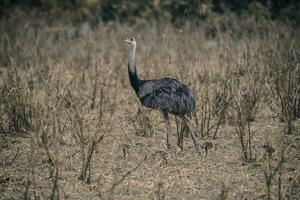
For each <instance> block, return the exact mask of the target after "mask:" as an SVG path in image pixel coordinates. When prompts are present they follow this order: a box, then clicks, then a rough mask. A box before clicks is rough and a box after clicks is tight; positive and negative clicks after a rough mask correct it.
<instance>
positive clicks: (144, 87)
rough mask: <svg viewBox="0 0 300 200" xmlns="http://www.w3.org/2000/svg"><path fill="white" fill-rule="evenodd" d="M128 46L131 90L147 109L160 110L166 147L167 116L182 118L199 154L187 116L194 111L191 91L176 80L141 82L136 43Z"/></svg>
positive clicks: (168, 134) (168, 136) (167, 135)
mask: <svg viewBox="0 0 300 200" xmlns="http://www.w3.org/2000/svg"><path fill="white" fill-rule="evenodd" d="M125 43H126V44H127V45H128V74H129V80H130V83H131V86H132V88H133V89H134V91H135V93H136V95H137V96H138V98H139V100H140V102H141V103H142V104H143V105H144V106H145V107H148V108H152V109H157V110H160V111H161V113H162V115H163V118H164V121H165V126H166V146H167V147H168V148H169V147H170V134H171V132H170V121H169V114H173V115H176V116H179V117H181V118H182V120H183V122H184V123H185V124H186V125H187V127H188V128H189V130H190V133H191V136H192V140H193V142H194V146H195V151H196V155H197V156H198V155H199V154H200V146H199V145H198V143H197V140H196V137H195V134H194V131H193V127H192V122H191V120H190V119H189V117H188V115H189V114H191V113H192V112H193V111H194V109H195V104H196V102H195V97H194V95H193V93H192V91H191V90H190V89H189V88H188V87H187V86H185V85H184V84H182V83H180V82H179V81H177V80H176V79H172V78H162V79H154V80H142V79H140V78H139V77H138V74H137V70H136V65H135V51H136V41H135V39H134V38H131V39H126V40H125Z"/></svg>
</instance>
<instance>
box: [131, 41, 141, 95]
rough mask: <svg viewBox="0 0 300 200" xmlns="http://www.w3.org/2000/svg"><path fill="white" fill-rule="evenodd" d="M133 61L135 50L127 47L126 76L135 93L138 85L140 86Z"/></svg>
mask: <svg viewBox="0 0 300 200" xmlns="http://www.w3.org/2000/svg"><path fill="white" fill-rule="evenodd" d="M134 59H135V48H132V47H129V51H128V74H129V80H130V83H131V86H132V87H133V89H134V90H135V92H137V90H138V87H139V84H140V79H139V77H138V75H137V72H136V66H135V63H134Z"/></svg>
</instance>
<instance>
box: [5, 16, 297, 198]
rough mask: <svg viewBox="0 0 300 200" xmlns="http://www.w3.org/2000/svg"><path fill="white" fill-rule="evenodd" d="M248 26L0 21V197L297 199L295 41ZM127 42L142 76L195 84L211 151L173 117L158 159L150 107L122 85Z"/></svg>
mask: <svg viewBox="0 0 300 200" xmlns="http://www.w3.org/2000/svg"><path fill="white" fill-rule="evenodd" d="M247 23H248V25H247V24H242V25H241V26H236V27H234V28H233V29H232V31H229V30H227V31H226V32H222V31H221V29H220V30H217V31H216V32H215V36H214V38H207V34H206V33H208V32H209V30H208V29H207V28H206V27H205V26H199V27H198V26H197V27H196V26H193V25H192V24H189V23H187V24H185V25H184V26H182V27H181V28H180V29H176V28H174V27H173V26H172V25H170V24H168V23H167V24H162V23H157V24H155V23H154V24H152V25H149V24H148V23H145V22H144V21H142V20H140V21H138V22H137V23H136V24H135V25H134V26H129V25H126V24H119V23H117V22H114V23H107V24H105V23H99V24H96V25H94V26H90V25H89V24H86V23H82V24H79V25H76V26H75V25H72V24H71V23H68V20H67V19H66V22H64V23H61V22H60V21H55V20H53V21H51V20H46V19H44V18H42V19H39V20H37V19H36V18H30V17H28V16H27V15H25V14H24V13H19V14H18V15H16V16H15V17H13V16H12V17H11V18H10V19H9V20H2V21H0V30H1V35H0V65H1V66H0V67H1V78H0V93H1V95H0V134H1V137H0V160H1V163H0V166H1V170H0V194H1V195H0V199H49V198H50V199H133V198H138V199H164V198H167V199H175V198H176V199H267V198H268V199H296V198H297V197H298V196H299V194H300V191H299V188H300V168H299V166H300V165H299V161H300V154H299V152H300V151H299V147H300V140H299V130H298V129H299V117H300V115H299V113H300V110H299V109H300V106H299V105H300V103H299V102H300V101H299V100H300V79H299V74H300V73H299V67H300V65H299V50H300V44H299V41H300V40H299V39H300V38H299V35H300V34H297V32H298V33H299V31H298V30H292V29H290V28H289V27H287V26H285V25H282V24H278V23H275V22H256V21H254V20H253V21H251V22H249V21H248V22H247ZM249 23H251V27H252V31H251V32H249V31H244V30H243V29H241V28H240V27H244V26H248V27H250V25H249ZM16 27H18V28H16ZM216 27H218V24H216ZM220 27H221V25H220ZM128 36H134V37H135V38H136V40H137V68H138V73H139V74H140V76H141V77H142V78H160V77H174V78H177V79H178V80H180V81H182V82H183V83H185V84H187V85H188V86H189V87H190V88H192V89H193V91H194V92H195V96H196V99H197V111H196V112H195V113H194V116H193V122H194V126H195V127H196V132H197V133H198V140H199V142H200V144H204V143H205V142H207V144H209V143H210V144H213V149H210V151H209V152H208V156H205V153H204V151H202V155H201V157H200V159H195V157H194V149H193V144H192V141H191V140H190V138H185V137H184V133H183V132H184V126H183V125H181V124H180V122H178V121H176V119H175V117H172V131H173V132H172V137H171V148H170V151H169V152H168V153H166V152H165V151H164V148H163V145H162V142H161V141H162V138H163V132H164V125H163V123H162V117H161V116H160V113H159V112H155V111H151V112H150V111H149V110H148V109H145V108H142V107H141V105H140V103H139V102H138V100H137V97H136V96H135V94H134V92H133V90H132V89H131V88H130V84H129V81H128V75H127V63H126V51H125V50H126V49H125V46H124V44H123V40H124V38H126V37H128ZM287 133H289V134H287ZM183 142H184V145H183ZM208 142H209V143H208ZM177 144H179V147H181V148H182V147H183V150H180V148H178V147H177V146H176V145H177ZM182 145H183V146H182ZM266 145H269V146H272V148H274V149H275V150H276V151H275V152H272V153H270V151H267V150H266V149H268V148H264V147H266ZM207 149H208V148H207ZM207 149H206V150H207ZM271 154H272V155H271Z"/></svg>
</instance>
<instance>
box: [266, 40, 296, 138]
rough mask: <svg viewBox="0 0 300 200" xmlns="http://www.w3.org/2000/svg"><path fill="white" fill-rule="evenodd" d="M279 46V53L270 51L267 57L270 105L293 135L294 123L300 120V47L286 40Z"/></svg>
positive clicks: (288, 131)
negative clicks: (299, 53) (299, 52)
mask: <svg viewBox="0 0 300 200" xmlns="http://www.w3.org/2000/svg"><path fill="white" fill-rule="evenodd" d="M277 45H278V46H277V49H278V51H274V50H273V49H268V51H267V56H266V65H267V66H268V67H269V70H270V71H269V78H268V82H267V88H268V90H269V93H270V98H269V105H270V108H271V110H272V111H273V112H274V113H275V114H276V115H277V117H278V118H279V119H280V120H281V121H285V122H286V124H287V133H292V132H293V131H294V125H293V122H294V121H295V120H296V119H299V118H300V65H299V62H300V61H299V55H298V53H297V52H298V51H299V46H297V45H298V44H297V43H295V41H288V40H286V39H283V40H282V41H281V42H279V43H278V44H277Z"/></svg>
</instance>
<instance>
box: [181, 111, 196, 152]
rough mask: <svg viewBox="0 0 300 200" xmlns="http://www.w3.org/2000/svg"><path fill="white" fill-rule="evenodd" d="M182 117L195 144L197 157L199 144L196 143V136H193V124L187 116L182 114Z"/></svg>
mask: <svg viewBox="0 0 300 200" xmlns="http://www.w3.org/2000/svg"><path fill="white" fill-rule="evenodd" d="M183 119H184V120H185V122H186V124H187V126H188V127H189V129H190V133H191V136H192V139H193V142H194V145H195V150H196V156H197V157H198V156H199V154H200V145H199V144H198V143H197V140H196V136H195V133H194V130H193V126H192V122H191V120H190V119H189V118H188V117H187V116H183Z"/></svg>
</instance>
